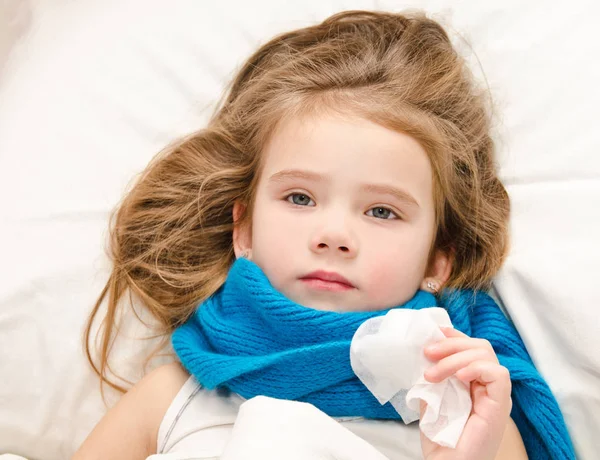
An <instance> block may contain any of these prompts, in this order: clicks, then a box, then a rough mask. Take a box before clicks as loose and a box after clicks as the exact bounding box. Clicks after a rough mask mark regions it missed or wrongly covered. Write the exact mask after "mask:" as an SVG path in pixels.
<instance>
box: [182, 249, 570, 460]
mask: <svg viewBox="0 0 600 460" xmlns="http://www.w3.org/2000/svg"><path fill="white" fill-rule="evenodd" d="M433 306H440V307H442V308H445V309H446V310H447V311H448V314H449V316H450V319H451V320H452V324H453V325H454V327H455V328H456V329H458V330H460V331H462V332H464V333H465V334H467V335H469V336H471V337H479V338H485V339H487V340H489V341H490V342H491V344H492V346H493V347H494V350H495V351H496V354H497V355H498V359H499V360H500V363H501V364H502V365H503V366H505V367H506V368H508V370H509V371H510V374H511V380H512V399H513V409H512V413H511V416H512V418H513V420H514V421H515V423H516V424H517V426H518V428H519V431H520V433H521V436H522V437H523V441H524V443H525V447H526V449H527V453H528V455H529V458H530V459H544V460H547V459H561V460H562V459H574V458H575V456H574V453H573V447H572V445H571V440H570V438H569V435H568V432H567V429H566V427H565V423H564V420H563V416H562V413H561V411H560V409H559V407H558V404H557V402H556V400H555V399H554V396H553V395H552V393H551V391H550V389H549V388H548V385H547V384H546V382H545V381H544V379H543V378H542V376H541V375H540V374H539V373H538V371H537V370H536V368H535V366H534V364H533V362H532V361H531V358H530V357H529V354H528V353H527V350H526V348H525V345H524V344H523V341H522V340H521V337H520V336H519V334H518V332H517V331H516V329H515V328H514V327H513V326H512V324H511V323H510V322H509V321H508V320H507V319H506V317H505V316H504V314H503V313H502V311H501V310H500V309H499V307H498V306H497V305H496V303H495V302H494V300H493V299H492V298H491V297H489V296H488V295H487V294H485V293H483V292H477V293H475V292H473V291H454V292H452V293H450V294H446V295H444V296H442V298H441V299H440V300H438V299H436V298H435V297H434V296H433V295H431V294H429V293H427V292H425V291H419V292H417V294H416V295H415V296H414V298H412V299H411V300H410V301H409V302H407V303H406V304H404V305H401V306H399V307H396V308H412V309H421V308H428V307H433ZM387 311H388V310H382V311H375V312H345V313H338V312H330V311H320V310H313V309H310V308H306V307H303V306H301V305H298V304H296V303H294V302H292V301H291V300H289V299H288V298H286V297H285V296H284V295H283V294H281V293H280V292H278V291H277V290H275V289H274V288H273V287H272V286H271V284H270V283H269V281H268V279H267V278H266V276H265V274H264V273H263V271H262V270H261V269H260V268H259V267H258V266H257V265H256V264H255V263H253V262H251V261H249V260H246V259H243V258H242V259H238V260H237V261H236V262H235V263H234V264H233V266H232V267H231V269H230V272H229V274H228V277H227V280H226V282H225V283H224V285H223V286H222V287H221V288H220V289H219V290H218V291H217V292H216V293H215V294H214V295H213V296H211V297H210V298H209V299H208V300H206V302H204V303H203V304H202V305H201V306H200V308H198V310H197V311H196V313H195V314H194V315H193V316H192V317H191V318H190V319H189V320H188V321H187V322H186V323H185V324H184V325H182V326H180V327H179V328H177V329H176V330H175V332H174V333H173V337H172V342H173V346H174V348H175V351H176V353H177V355H178V356H179V358H180V359H181V362H182V363H183V365H184V366H185V368H186V369H187V370H188V371H189V372H190V373H191V374H192V375H194V376H195V378H196V379H197V380H198V381H199V382H200V383H201V384H202V385H204V386H205V387H207V388H209V389H213V388H216V387H226V388H228V389H230V390H231V391H233V392H235V393H237V394H239V395H241V396H242V397H244V398H247V399H249V398H252V397H254V396H256V395H266V396H271V397H274V398H279V399H288V400H295V401H305V402H309V403H311V404H313V405H315V406H316V407H318V408H319V409H321V410H322V411H323V412H325V413H327V414H329V415H330V416H333V417H341V416H362V417H366V418H373V419H399V418H400V416H399V415H398V413H397V412H396V411H395V410H394V408H393V407H392V406H391V405H390V404H389V403H388V404H385V405H383V406H382V405H380V404H379V403H378V402H377V400H376V399H375V397H374V396H373V395H372V394H371V393H370V392H369V390H368V389H367V388H366V387H365V386H364V385H363V384H362V383H361V382H360V380H359V379H358V378H357V377H356V376H355V375H354V372H353V371H352V367H351V366H350V342H351V340H352V337H353V335H354V332H355V331H356V330H357V329H358V327H359V326H360V324H362V323H363V322H364V321H366V320H367V319H369V318H372V317H375V316H380V315H385V314H386V313H387ZM392 364H393V363H390V365H392Z"/></svg>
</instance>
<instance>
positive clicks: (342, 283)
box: [300, 270, 356, 291]
mask: <svg viewBox="0 0 600 460" xmlns="http://www.w3.org/2000/svg"><path fill="white" fill-rule="evenodd" d="M300 280H301V281H302V282H303V283H304V284H306V285H307V286H309V287H310V288H313V289H318V290H323V291H349V290H351V289H356V287H355V286H354V285H353V284H352V283H351V282H350V281H348V280H347V279H346V278H344V277H343V276H342V275H340V274H338V273H334V272H326V271H322V270H319V271H316V272H312V273H309V274H308V275H304V276H303V277H301V278H300Z"/></svg>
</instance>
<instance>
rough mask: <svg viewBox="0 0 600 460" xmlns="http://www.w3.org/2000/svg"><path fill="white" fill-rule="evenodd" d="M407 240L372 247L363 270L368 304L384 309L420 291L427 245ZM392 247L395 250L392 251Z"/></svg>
mask: <svg viewBox="0 0 600 460" xmlns="http://www.w3.org/2000/svg"><path fill="white" fill-rule="evenodd" d="M406 236H407V238H405V239H402V240H398V239H395V241H388V242H385V241H384V239H379V240H378V241H379V242H380V243H383V244H381V245H378V246H379V247H378V248H373V250H372V251H371V253H372V254H378V256H376V257H369V263H368V268H367V270H365V272H366V273H365V278H364V281H365V286H364V287H365V288H366V290H367V291H368V298H369V303H372V304H373V305H377V304H379V305H383V306H385V307H393V306H397V305H399V304H401V303H404V302H406V301H408V300H410V299H411V298H412V297H413V296H414V294H415V293H416V291H417V290H418V289H419V286H420V284H421V281H422V279H423V276H424V273H425V267H426V264H427V256H428V246H426V245H425V244H424V243H423V241H422V240H420V239H417V240H414V239H413V238H410V237H408V235H406ZM391 248H394V249H393V250H391Z"/></svg>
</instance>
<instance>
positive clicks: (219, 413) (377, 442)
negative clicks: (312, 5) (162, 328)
mask: <svg viewBox="0 0 600 460" xmlns="http://www.w3.org/2000/svg"><path fill="white" fill-rule="evenodd" d="M254 399H257V398H254ZM265 399H270V398H265ZM251 401H252V400H251ZM251 401H248V403H247V404H246V405H245V406H247V405H248V404H249V403H250V402H251ZM271 401H276V400H271ZM245 402H246V400H245V399H244V398H242V397H240V396H238V395H236V394H234V393H230V392H227V391H221V390H207V389H204V388H202V386H201V385H200V384H199V383H198V382H197V381H196V380H195V379H194V377H190V378H189V379H188V380H187V381H186V383H185V384H184V385H183V387H182V388H181V390H180V391H179V393H178V394H177V396H176V397H175V398H174V399H173V401H172V403H171V405H170V406H169V408H168V409H167V411H166V413H165V416H164V418H163V420H162V422H161V425H160V428H159V431H158V439H157V454H155V455H151V456H150V457H148V458H147V460H220V459H221V457H222V456H223V454H224V452H225V451H226V448H227V445H228V443H229V442H230V440H231V439H232V431H233V430H234V424H235V423H236V420H237V419H238V413H240V419H241V418H242V415H241V412H240V407H241V406H242V404H244V403H245ZM284 404H296V405H299V404H302V403H292V402H285V403H284ZM304 407H308V406H307V405H305V406H304ZM311 408H312V406H311ZM312 409H314V408H312ZM316 412H319V411H317V410H315V413H316ZM279 415H281V414H274V413H273V412H272V411H271V412H269V411H268V410H265V411H264V412H261V414H260V415H259V416H258V417H257V416H256V414H252V419H251V422H250V423H249V424H247V425H246V427H251V431H252V430H253V433H252V434H251V435H249V436H251V439H252V441H251V442H253V440H255V434H256V430H257V429H258V430H260V429H262V428H263V427H262V426H260V425H265V426H267V425H270V426H269V427H268V428H267V431H270V432H269V433H268V436H270V438H269V439H271V441H269V442H272V443H273V446H275V445H276V444H277V441H282V440H283V438H284V437H285V434H284V430H285V428H284V426H283V424H282V422H281V421H282V420H283V419H281V417H280V416H279ZM261 417H262V418H263V420H261ZM247 418H248V417H247ZM323 419H328V420H327V421H326V422H325V424H321V425H319V423H320V422H322V420H320V421H319V420H316V419H315V420H313V422H315V423H310V425H312V427H307V426H306V424H305V427H306V428H307V431H306V433H308V431H310V430H311V429H312V431H313V433H314V432H315V430H316V431H318V432H319V433H320V436H321V438H323V439H321V442H325V443H327V444H328V446H332V447H331V449H332V452H335V450H336V445H335V444H336V443H338V446H337V447H340V448H342V447H343V448H345V449H346V450H353V451H354V452H358V450H360V449H363V448H365V447H366V448H367V449H368V451H369V452H372V454H370V457H365V456H364V454H363V455H362V457H358V456H356V455H351V456H350V457H352V458H362V459H364V460H368V459H369V458H373V459H374V458H378V459H380V458H388V459H389V460H414V459H422V454H421V443H420V437H419V428H418V424H417V423H413V424H410V425H405V424H404V423H403V422H401V421H387V420H367V419H364V418H362V417H346V418H337V419H335V420H336V421H337V422H339V425H341V427H343V428H341V427H340V426H339V425H338V424H337V423H336V422H335V421H333V419H330V418H329V417H323ZM327 424H329V425H327ZM239 425H240V423H239V422H238V425H236V430H237V431H235V433H236V436H237V438H238V439H236V441H237V440H239V438H240V437H243V436H240V430H242V431H243V429H241V428H240V427H239ZM334 425H335V426H334ZM317 426H318V428H315V427H317ZM326 426H328V427H329V428H327V427H326ZM321 427H325V428H321ZM331 428H333V429H331ZM328 430H329V431H330V433H328V432H327V431H328ZM263 431H264V430H263ZM306 433H305V432H304V430H303V428H302V427H300V428H299V429H298V436H295V438H296V439H295V440H294V442H299V443H309V442H310V440H307V437H306V436H305V434H306ZM340 433H342V437H340ZM242 434H243V433H242ZM236 436H234V437H236ZM357 437H358V438H360V439H358V438H357ZM249 439H250V438H249ZM288 439H289V440H291V439H292V438H291V437H289V438H288ZM365 441H366V442H365ZM286 442H287V441H285V442H284V444H281V442H280V443H279V446H280V448H281V446H282V445H283V446H285V445H289V444H286ZM353 443H355V444H353ZM367 443H368V444H367ZM237 444H239V442H238V443H237ZM341 444H343V445H341ZM230 446H231V445H230ZM349 446H352V449H350V447H349ZM273 448H276V447H273ZM231 450H232V449H231V448H230V449H229V452H228V453H229V454H230V455H228V456H227V458H234V457H235V458H240V459H242V458H243V459H244V460H245V459H247V458H250V456H248V455H243V456H241V457H238V456H235V455H233V456H232V455H231ZM375 450H376V451H378V452H377V453H375ZM296 451H297V449H296V450H295V452H296ZM364 452H367V450H364ZM279 454H280V456H279V458H290V456H289V455H287V453H286V452H279ZM350 457H348V458H350ZM253 458H254V457H253ZM256 458H265V457H263V456H260V457H256ZM273 458H277V457H273ZM295 458H301V457H295ZM304 458H314V457H313V456H311V457H304ZM323 458H341V457H333V456H326V457H323Z"/></svg>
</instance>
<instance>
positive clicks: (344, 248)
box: [340, 246, 349, 252]
mask: <svg viewBox="0 0 600 460" xmlns="http://www.w3.org/2000/svg"><path fill="white" fill-rule="evenodd" d="M340 250H341V251H342V252H348V251H349V249H348V248H347V247H346V246H340Z"/></svg>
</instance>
